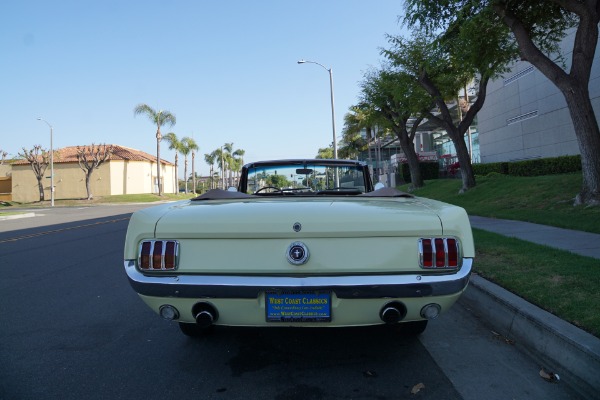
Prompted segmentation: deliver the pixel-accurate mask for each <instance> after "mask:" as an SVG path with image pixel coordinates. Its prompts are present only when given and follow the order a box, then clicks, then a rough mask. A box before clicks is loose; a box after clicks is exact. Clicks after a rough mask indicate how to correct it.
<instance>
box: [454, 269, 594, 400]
mask: <svg viewBox="0 0 600 400" xmlns="http://www.w3.org/2000/svg"><path fill="white" fill-rule="evenodd" d="M459 301H460V302H461V303H462V304H463V305H464V306H465V307H467V308H468V309H470V310H471V311H473V312H474V313H475V314H476V315H478V316H479V317H481V318H482V319H483V320H484V321H485V322H486V323H488V324H489V325H490V326H491V328H493V329H494V330H495V331H496V332H497V333H499V334H501V335H502V336H504V337H505V338H507V339H510V340H513V341H514V342H515V346H517V347H518V348H520V349H521V350H523V351H524V352H526V353H528V354H529V355H530V356H531V357H532V358H533V359H534V360H535V361H536V362H538V363H539V364H540V369H541V368H542V367H543V368H544V369H545V370H546V371H551V372H554V373H556V374H558V375H559V376H560V380H561V382H564V383H565V384H567V385H568V386H569V387H571V388H572V389H573V390H574V391H576V392H578V393H579V394H581V395H582V396H584V398H586V399H600V379H599V378H598V377H599V376H600V339H598V338H596V337H595V336H593V335H590V334H589V333H587V332H584V331H583V330H581V329H579V328H577V327H576V326H574V325H571V324H569V323H568V322H565V321H563V320H562V319H560V318H558V317H556V316H555V315H553V314H550V313H549V312H547V311H544V310H542V309H541V308H539V307H537V306H535V305H533V304H531V303H528V302H527V301H525V300H523V299H522V298H520V297H519V296H516V295H515V294H513V293H511V292H509V291H507V290H505V289H503V288H501V287H500V286H498V285H496V284H494V283H492V282H489V281H487V280H485V279H483V278H481V277H480V276H478V275H475V274H472V275H471V279H470V282H469V287H468V288H467V290H466V291H465V292H464V293H463V295H462V296H461V298H460V300H459Z"/></svg>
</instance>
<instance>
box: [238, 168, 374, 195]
mask: <svg viewBox="0 0 600 400" xmlns="http://www.w3.org/2000/svg"><path fill="white" fill-rule="evenodd" d="M323 191H337V192H348V194H350V193H352V194H357V193H358V192H360V193H363V192H364V191H365V177H364V175H363V170H362V168H360V167H358V166H349V165H344V166H336V165H319V164H304V165H281V164H280V165H273V166H264V165H263V166H258V167H253V168H249V169H248V187H247V193H250V194H267V193H286V194H287V193H297V194H311V193H315V192H323Z"/></svg>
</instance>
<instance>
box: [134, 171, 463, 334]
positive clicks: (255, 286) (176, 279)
mask: <svg viewBox="0 0 600 400" xmlns="http://www.w3.org/2000/svg"><path fill="white" fill-rule="evenodd" d="M378 185H379V184H378ZM380 186H381V185H380ZM474 254H475V250H474V245H473V237H472V233H471V227H470V225H469V220H468V217H467V214H466V213H465V211H464V210H463V209H462V208H459V207H455V206H452V205H449V204H445V203H441V202H439V201H433V200H429V199H424V198H419V197H415V196H412V195H410V194H406V193H402V192H400V191H397V190H395V189H392V188H384V187H381V188H377V189H376V188H374V187H373V184H372V181H371V178H370V174H369V169H368V166H367V165H366V164H364V163H362V162H358V161H347V160H282V161H264V162H255V163H250V164H247V165H245V166H244V167H243V168H242V173H241V177H240V183H239V186H238V188H237V189H233V190H228V191H225V190H218V189H215V190H210V191H208V192H207V193H205V194H203V195H201V196H198V197H196V198H194V199H191V200H185V201H180V202H175V203H169V204H163V205H159V206H156V207H151V208H147V209H144V210H141V211H137V212H136V213H134V214H133V216H132V217H131V220H130V222H129V227H128V230H127V238H126V241H125V257H124V258H125V271H126V273H127V275H128V278H129V282H130V283H131V286H132V287H133V289H134V290H135V291H136V292H137V293H138V294H139V295H140V297H141V298H142V300H143V301H144V302H146V304H147V305H148V306H150V307H151V308H152V309H153V310H154V311H155V312H156V313H158V314H159V315H160V316H162V317H163V318H165V319H167V320H174V321H177V322H179V326H180V328H181V330H182V332H183V333H185V334H187V335H189V336H197V335H200V334H202V332H203V331H204V330H205V329H206V328H207V327H209V326H211V325H229V326H255V327H267V326H278V327H280V326H290V327H293V326H302V327H348V326H362V325H378V324H401V328H404V330H405V331H407V332H409V333H412V334H419V333H421V332H422V331H423V330H424V329H425V327H426V326H427V321H428V320H431V319H434V318H436V317H437V316H438V315H439V314H440V313H442V312H444V311H446V310H448V308H450V306H451V305H452V304H453V303H454V302H455V301H456V300H457V299H458V297H459V296H460V295H461V293H462V292H463V291H464V290H465V288H466V287H467V283H468V280H469V275H470V273H471V267H472V263H473V257H474ZM401 330H402V329H401Z"/></svg>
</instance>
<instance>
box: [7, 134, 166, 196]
mask: <svg viewBox="0 0 600 400" xmlns="http://www.w3.org/2000/svg"><path fill="white" fill-rule="evenodd" d="M160 163H161V176H160V178H161V183H162V188H163V193H176V192H177V183H176V182H175V166H174V165H173V164H172V163H170V162H168V161H165V160H163V159H161V160H160ZM42 183H43V185H44V196H45V199H46V200H49V199H50V166H48V168H47V169H46V173H45V177H44V181H43V182H42ZM90 186H91V192H92V195H93V196H94V197H100V196H110V195H119V194H139V193H157V192H158V186H157V179H156V156H153V155H150V154H148V153H144V152H143V151H139V150H134V149H130V148H127V147H123V146H118V145H114V146H113V153H112V156H111V158H110V159H109V160H107V161H106V162H105V163H103V164H102V165H100V167H99V168H98V169H96V170H94V172H93V173H92V176H91V179H90ZM54 187H55V189H54V198H55V199H82V198H87V191H86V187H85V172H84V171H83V170H82V169H81V168H80V167H79V163H78V161H77V147H76V146H72V147H65V148H62V149H59V150H56V151H55V155H54ZM39 199H40V195H39V190H38V182H37V179H36V177H35V174H34V173H33V171H32V169H31V165H30V164H29V162H27V161H25V160H20V161H17V162H15V163H13V164H12V200H13V201H16V202H20V203H29V202H34V201H39Z"/></svg>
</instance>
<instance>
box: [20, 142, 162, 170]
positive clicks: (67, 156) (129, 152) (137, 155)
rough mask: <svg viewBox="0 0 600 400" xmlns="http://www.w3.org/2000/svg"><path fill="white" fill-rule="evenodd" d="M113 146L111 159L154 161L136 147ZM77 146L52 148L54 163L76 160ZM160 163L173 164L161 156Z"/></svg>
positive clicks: (154, 159)
mask: <svg viewBox="0 0 600 400" xmlns="http://www.w3.org/2000/svg"><path fill="white" fill-rule="evenodd" d="M89 146H90V145H87V147H89ZM109 146H111V145H109V144H107V145H106V147H109ZM112 146H113V152H112V155H111V158H110V159H111V160H126V161H146V162H153V163H155V162H156V156H155V155H154V156H153V155H151V154H148V153H145V152H143V151H140V150H136V149H131V148H129V147H124V146H119V145H116V144H114V145H112ZM77 147H78V146H69V147H63V148H62V149H58V150H54V163H69V162H77ZM79 147H82V148H83V147H85V146H79ZM160 163H161V164H166V165H174V164H172V163H171V162H169V161H166V160H164V159H163V158H161V159H160ZM13 164H28V161H27V160H18V161H16V162H14V163H13Z"/></svg>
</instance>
